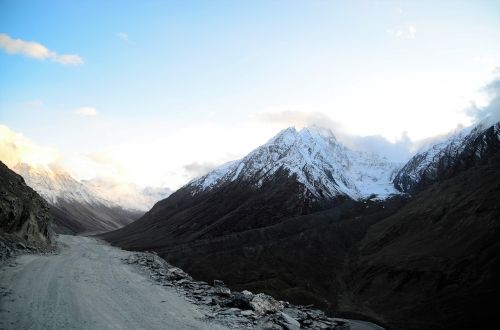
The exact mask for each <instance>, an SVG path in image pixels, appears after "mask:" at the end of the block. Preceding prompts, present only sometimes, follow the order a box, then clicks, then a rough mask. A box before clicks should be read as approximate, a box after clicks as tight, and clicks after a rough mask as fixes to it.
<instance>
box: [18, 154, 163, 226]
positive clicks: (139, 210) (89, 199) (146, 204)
mask: <svg viewBox="0 0 500 330" xmlns="http://www.w3.org/2000/svg"><path fill="white" fill-rule="evenodd" d="M13 169H14V171H15V172H17V173H18V174H19V175H21V176H22V177H23V178H24V179H25V181H26V183H27V185H28V186H30V187H31V188H33V189H34V190H35V191H37V192H38V193H39V194H40V195H41V196H42V197H43V198H44V199H45V200H47V201H48V202H49V204H50V205H51V208H50V212H51V214H52V215H53V217H54V221H55V224H56V225H57V228H58V230H59V231H60V232H66V233H81V232H102V231H107V230H113V229H118V228H120V227H122V226H124V225H126V224H129V223H130V222H132V221H134V220H136V219H137V218H139V217H140V216H141V215H142V214H144V212H145V211H146V210H148V209H149V208H150V207H151V206H152V205H153V204H154V203H155V202H156V201H158V200H160V199H162V198H165V197H166V196H167V195H168V194H169V193H170V191H168V190H163V189H156V188H146V189H143V190H141V189H139V188H138V187H136V186H134V185H125V184H118V183H110V182H109V181H106V180H92V181H82V182H80V181H78V180H76V179H74V178H73V177H72V176H71V175H70V174H69V173H68V172H66V171H65V170H63V169H54V168H51V167H48V166H30V165H28V164H25V163H21V164H17V165H16V166H14V168H13Z"/></svg>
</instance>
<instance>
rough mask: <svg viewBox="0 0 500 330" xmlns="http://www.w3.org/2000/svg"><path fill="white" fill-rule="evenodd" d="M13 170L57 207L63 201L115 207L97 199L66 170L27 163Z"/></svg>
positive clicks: (106, 201) (104, 200)
mask: <svg viewBox="0 0 500 330" xmlns="http://www.w3.org/2000/svg"><path fill="white" fill-rule="evenodd" d="M13 169H14V171H15V172H17V173H18V174H19V175H21V176H22V177H23V178H24V180H25V181H26V184H28V186H30V187H31V188H33V189H34V190H36V191H37V192H38V193H39V194H40V195H41V196H42V197H43V198H44V199H45V200H47V201H48V202H49V203H51V204H55V205H57V204H58V203H59V202H60V201H61V200H65V201H76V202H83V203H86V204H91V205H104V206H108V207H111V206H114V205H113V203H112V202H111V201H109V200H106V199H102V198H98V197H96V196H95V194H93V193H92V192H91V191H90V190H89V189H88V188H87V187H86V186H85V185H84V184H83V183H81V182H79V181H77V180H75V179H74V178H73V177H72V176H71V175H70V174H69V173H68V172H66V171H64V170H53V169H51V168H49V167H47V166H31V165H28V164H26V163H20V164H17V165H16V166H15V167H14V168H13Z"/></svg>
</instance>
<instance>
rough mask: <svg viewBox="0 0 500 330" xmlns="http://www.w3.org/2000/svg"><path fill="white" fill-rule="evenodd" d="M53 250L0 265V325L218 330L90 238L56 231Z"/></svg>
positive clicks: (121, 255)
mask: <svg viewBox="0 0 500 330" xmlns="http://www.w3.org/2000/svg"><path fill="white" fill-rule="evenodd" d="M58 240H59V243H60V244H62V245H64V247H63V248H62V249H61V250H62V251H61V252H60V253H59V254H57V255H49V256H42V255H23V256H21V257H18V258H17V260H16V262H14V263H11V265H9V266H8V267H5V268H3V269H1V270H0V286H1V288H0V329H222V327H221V326H219V325H216V324H211V323H207V321H205V320H203V317H204V314H203V313H202V312H201V311H200V310H199V309H198V308H197V306H195V305H194V304H191V303H189V302H188V301H186V300H185V299H184V298H183V297H182V296H180V295H179V294H178V293H177V292H176V291H175V290H174V289H173V288H167V287H159V286H158V285H155V284H154V283H152V282H151V281H150V280H149V279H148V278H147V277H146V276H145V275H144V274H141V273H140V272H139V271H138V270H137V269H136V268H134V267H132V266H130V265H127V264H124V263H123V262H122V261H121V259H122V258H125V257H127V255H130V254H131V252H127V251H123V250H120V249H117V248H114V247H111V246H109V245H107V244H106V243H103V242H100V241H98V240H95V239H93V238H88V237H81V236H80V237H79V236H66V235H61V236H59V238H58Z"/></svg>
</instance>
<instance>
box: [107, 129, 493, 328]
mask: <svg viewBox="0 0 500 330" xmlns="http://www.w3.org/2000/svg"><path fill="white" fill-rule="evenodd" d="M499 132H500V124H499V123H488V122H486V121H484V122H481V123H479V124H477V125H475V126H473V127H469V128H466V129H464V130H461V131H459V132H456V133H455V134H453V135H452V136H449V137H447V138H445V139H443V140H442V141H438V142H437V143H435V144H433V145H431V146H429V147H427V148H425V149H423V150H421V151H419V152H418V153H417V154H416V155H414V156H413V157H412V158H411V159H410V160H409V161H408V162H407V163H406V164H394V163H391V162H390V161H388V160H387V159H384V158H383V157H380V156H377V155H376V154H370V153H361V152H357V151H353V150H350V149H349V148H347V147H345V146H343V145H342V144H341V143H340V142H339V141H338V140H337V139H336V138H335V136H334V135H333V134H332V132H330V131H329V130H325V129H322V128H318V127H309V128H304V129H302V130H300V131H297V130H296V129H294V128H288V129H286V130H283V131H281V132H280V133H279V134H278V135H277V136H275V137H274V138H272V139H271V140H270V141H269V142H268V143H266V144H264V145H263V146H261V147H258V148H257V149H255V150H253V151H252V152H250V153H249V154H248V155H247V156H246V157H244V158H243V159H241V160H237V161H233V162H230V163H227V164H224V165H222V166H220V167H219V168H216V169H215V170H213V171H211V172H210V173H208V174H206V175H204V176H202V177H200V178H197V179H194V180H192V181H191V182H189V183H188V184H186V185H185V186H184V187H182V188H180V189H179V190H177V191H176V192H174V193H173V194H172V195H170V196H169V197H168V198H166V199H164V200H162V201H160V202H158V203H156V204H155V206H154V207H153V208H152V209H151V210H150V211H148V212H147V213H146V214H144V216H142V217H141V218H140V219H138V220H137V221H134V222H132V223H130V224H128V225H126V226H125V227H123V228H121V229H119V230H116V231H112V232H109V233H105V234H103V235H102V237H103V238H104V239H106V240H108V241H110V242H111V243H112V244H115V245H118V246H121V247H123V248H126V249H130V250H154V251H156V252H158V253H159V254H160V255H161V256H163V257H165V258H166V259H167V260H169V261H171V262H172V263H174V264H177V265H179V266H180V267H182V268H183V269H185V270H187V271H188V272H189V273H191V274H193V275H194V276H195V277H197V278H200V279H203V280H213V279H215V278H221V279H223V280H224V281H225V282H227V283H229V284H230V285H231V286H233V287H234V288H236V289H240V290H244V289H249V290H256V291H263V292H267V293H270V294H272V295H275V296H278V297H282V298H283V299H287V300H291V301H295V302H299V303H312V304H315V305H317V306H320V307H322V308H325V309H326V310H327V311H330V312H331V313H336V314H337V315H342V316H356V317H357V318H365V319H368V320H373V321H375V322H377V323H379V324H382V325H385V326H386V327H388V328H393V329H434V328H435V329H440V328H443V329H444V328H453V327H456V328H467V327H469V328H470V327H477V326H479V325H481V324H484V322H486V321H488V320H490V319H492V318H493V317H494V316H495V315H494V310H493V307H491V306H495V305H496V304H498V298H497V297H498V287H499V286H498V284H496V282H495V281H494V279H495V278H498V271H497V270H495V269H497V267H495V265H498V263H499V262H500V260H499V259H498V255H499V254H498V251H499V248H500V247H499V245H498V240H496V239H495V237H498V233H499V230H500V226H499V224H498V221H497V220H498V218H499V216H500V207H499V205H500V166H499V165H500V154H499V150H500V133H499ZM477 301H483V302H486V307H484V304H481V305H478V304H476V302H477ZM401 306H404V308H401Z"/></svg>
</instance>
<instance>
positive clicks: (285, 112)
mask: <svg viewBox="0 0 500 330" xmlns="http://www.w3.org/2000/svg"><path fill="white" fill-rule="evenodd" d="M499 41H500V1H498V0H483V1H460V0H453V1H446V0H442V1H341V0H338V1H334V0H331V1H328V0H311V1H306V0H303V1H277V0H276V1H273V0H269V1H259V0H254V1H229V0H228V1H190V0H182V1H78V2H77V1H63V0H61V1H43V2H42V1H23V0H16V1H5V0H0V125H2V126H1V127H0V139H3V143H4V145H7V143H10V145H13V143H12V141H16V142H15V143H16V145H19V146H21V147H19V148H17V149H16V150H17V151H15V150H14V151H13V152H17V153H18V155H17V156H13V155H10V154H9V155H7V154H6V153H4V154H3V155H0V157H2V158H3V159H2V160H4V159H7V158H9V159H12V161H16V160H23V161H29V162H32V163H54V162H57V163H58V164H62V165H63V166H64V167H65V168H66V169H67V170H69V171H70V172H71V173H72V174H73V175H74V176H75V177H77V178H79V179H89V178H93V177H96V176H97V177H108V178H112V179H113V180H121V181H126V182H133V183H136V184H139V185H142V186H168V187H170V188H173V189H175V188H178V187H179V186H181V185H183V184H185V183H186V182H187V181H188V180H190V179H192V178H193V177H196V176H198V175H201V174H203V173H205V172H206V171H207V170H209V169H211V168H213V167H214V166H216V165H219V164H221V163H223V162H226V161H229V160H233V159H237V158H240V157H242V156H244V155H245V154H247V153H248V152H249V151H251V150H252V149H254V148H256V147H258V146H259V145H261V144H263V143H265V142H266V141H267V140H268V139H269V138H271V137H272V136H273V135H275V134H276V133H277V132H278V131H279V130H281V129H283V128H286V127H288V126H297V127H302V126H305V125H310V124H324V125H328V126H330V127H331V128H332V130H333V132H334V134H336V135H338V136H340V137H341V139H343V140H345V142H346V143H347V144H351V145H350V146H351V147H353V148H356V147H358V148H360V149H363V148H368V149H370V148H371V149H374V151H376V152H380V153H382V154H385V155H386V156H388V157H389V158H391V159H394V160H395V161H403V160H404V159H405V158H407V157H409V155H410V153H411V152H412V150H413V149H414V148H415V145H417V144H418V142H419V141H422V140H428V139H431V138H433V137H435V136H439V135H442V134H445V133H447V132H449V131H451V130H454V129H456V128H457V127H460V126H461V125H462V126H463V125H470V124H471V123H472V122H473V121H474V118H475V116H474V115H471V111H470V109H471V108H472V109H481V108H485V107H487V106H488V104H489V102H490V100H491V95H489V93H487V92H485V86H491V84H492V83H491V82H492V81H495V79H497V78H496V77H498V75H499V74H500V69H499V68H500V42H499ZM490 94H491V93H490ZM7 149H8V148H7ZM7 149H6V148H4V150H7ZM9 150H10V149H9ZM11 151H12V150H11Z"/></svg>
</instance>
